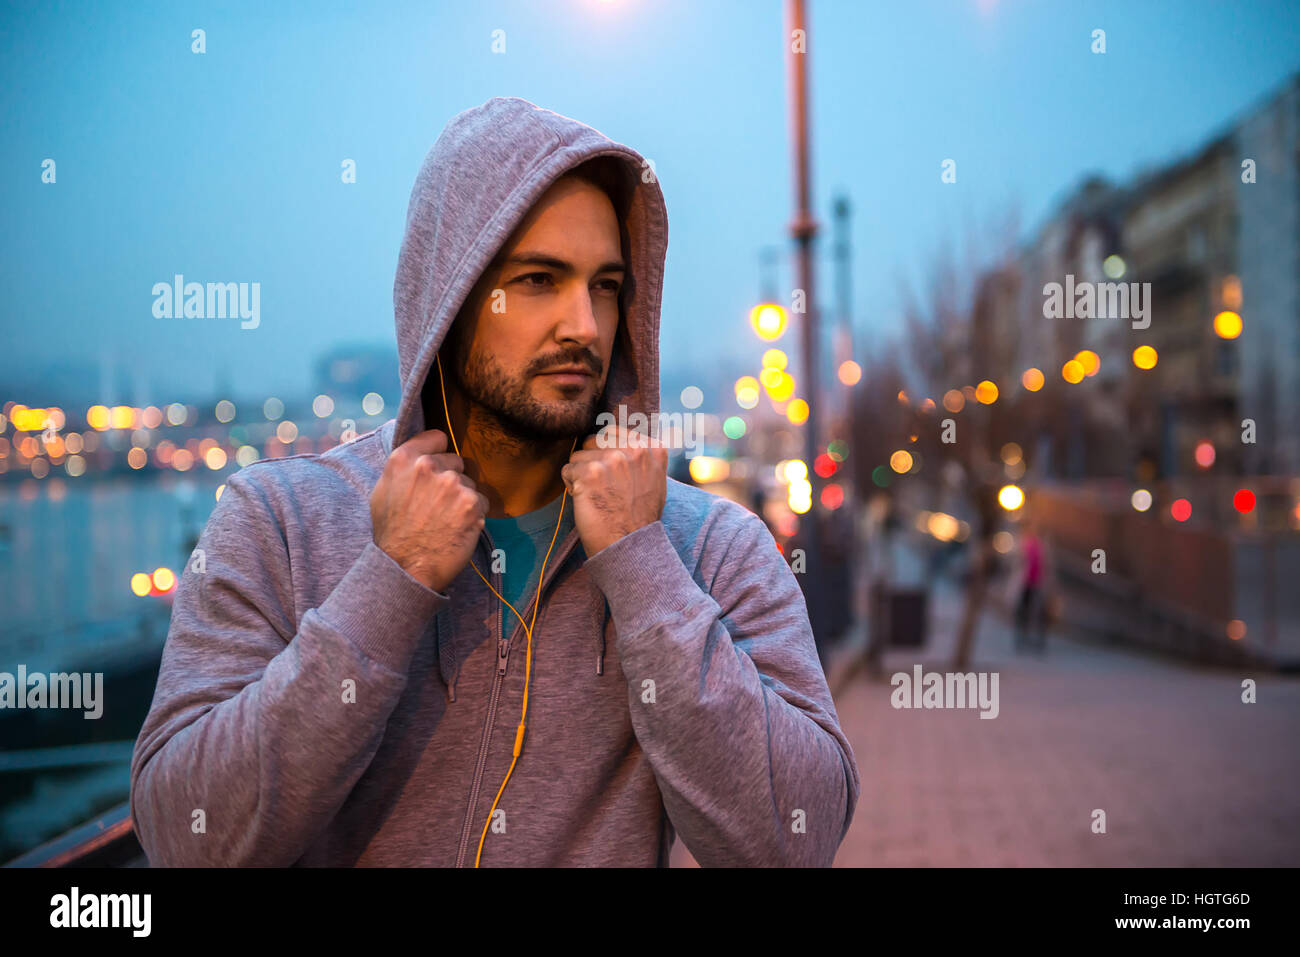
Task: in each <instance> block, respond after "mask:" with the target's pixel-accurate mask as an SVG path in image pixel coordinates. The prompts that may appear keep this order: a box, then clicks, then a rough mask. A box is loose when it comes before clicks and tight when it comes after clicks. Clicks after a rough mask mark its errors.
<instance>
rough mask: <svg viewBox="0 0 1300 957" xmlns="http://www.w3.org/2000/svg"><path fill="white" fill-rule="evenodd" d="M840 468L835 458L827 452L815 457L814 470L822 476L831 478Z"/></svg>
mask: <svg viewBox="0 0 1300 957" xmlns="http://www.w3.org/2000/svg"><path fill="white" fill-rule="evenodd" d="M838 468H839V466H838V465H837V464H836V463H835V460H834V459H833V458H831V457H830V456H829V455H827V454H826V453H825V452H823V453H822V454H821V455H819V456H817V458H815V459H813V471H814V472H816V473H817V474H818V475H820V476H821V477H822V478H830V477H831V476H832V475H834V474H835V471H836V469H838Z"/></svg>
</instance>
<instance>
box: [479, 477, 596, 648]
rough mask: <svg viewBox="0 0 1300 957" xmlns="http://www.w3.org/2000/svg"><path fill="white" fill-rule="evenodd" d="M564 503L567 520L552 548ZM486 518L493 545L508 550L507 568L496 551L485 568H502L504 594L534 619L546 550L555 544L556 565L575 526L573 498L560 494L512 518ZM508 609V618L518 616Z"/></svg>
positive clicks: (553, 557) (552, 564) (550, 565)
mask: <svg viewBox="0 0 1300 957" xmlns="http://www.w3.org/2000/svg"><path fill="white" fill-rule="evenodd" d="M561 503H563V504H564V520H563V521H562V522H561V523H560V531H559V533H558V534H556V535H555V547H554V548H551V535H552V534H554V533H555V523H556V521H557V520H558V519H559V518H560V504H561ZM483 521H484V524H485V525H486V527H487V533H488V536H489V537H490V538H491V539H492V547H493V548H499V549H501V550H502V552H504V555H503V556H501V557H502V558H503V559H504V568H502V563H501V562H498V561H497V557H498V556H495V555H494V556H493V563H492V564H491V565H489V566H488V569H485V571H488V570H490V569H492V568H501V569H502V570H501V594H502V595H504V596H505V599H506V601H508V602H510V604H512V605H514V606H515V608H516V609H517V610H518V611H519V614H521V615H523V616H524V620H525V621H532V609H533V601H534V590H535V589H536V588H537V580H538V575H539V573H540V572H541V570H542V560H543V559H545V558H546V550H547V549H548V548H551V558H550V561H548V562H547V563H546V567H547V568H554V567H555V562H556V560H557V559H558V557H559V553H560V544H561V543H562V542H563V541H564V539H565V538H566V537H567V536H568V534H569V532H571V531H572V530H573V500H572V499H570V498H568V497H567V496H565V495H559V496H557V497H556V499H555V501H553V502H551V504H549V505H546V506H543V507H542V508H539V509H537V511H535V512H525V513H524V514H523V515H516V516H514V517H511V518H485V519H484V520H483ZM579 547H581V546H579ZM488 580H489V581H491V580H492V578H491V575H488ZM521 601H526V602H528V607H527V608H524V607H523V606H522V605H521V604H520V602H521ZM505 613H506V618H507V619H510V618H513V617H514V616H513V615H512V614H511V613H510V609H508V608H507V609H505ZM510 629H511V626H510V625H507V626H506V630H507V633H508V632H509V631H510Z"/></svg>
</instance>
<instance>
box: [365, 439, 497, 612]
mask: <svg viewBox="0 0 1300 957" xmlns="http://www.w3.org/2000/svg"><path fill="white" fill-rule="evenodd" d="M446 448H447V436H446V435H444V434H443V433H442V432H439V431H438V430H437V429H430V430H429V431H427V432H421V433H420V434H419V435H416V436H414V437H413V438H411V439H408V440H407V441H406V442H403V443H402V444H401V445H400V446H398V447H397V448H395V449H394V450H393V454H392V455H390V456H389V457H388V462H387V463H386V464H385V465H384V474H383V475H381V476H380V477H379V481H378V482H377V483H376V484H375V490H374V491H373V492H371V493H370V524H371V525H372V526H373V527H374V539H375V544H376V545H378V546H379V547H380V548H382V549H383V550H384V551H385V552H386V553H387V554H388V557H389V558H391V559H392V560H393V561H395V562H397V564H399V565H401V566H402V568H403V569H405V570H406V573H407V574H408V575H410V576H411V577H412V578H414V579H415V580H416V581H418V582H420V583H421V584H423V585H424V586H425V587H427V588H432V589H433V590H434V591H443V590H444V589H445V588H446V587H447V586H448V585H449V584H451V583H452V581H454V580H455V578H456V576H457V575H459V574H460V573H461V570H462V569H464V567H465V565H466V564H467V563H468V562H469V560H470V556H471V555H473V554H474V546H475V544H476V543H477V542H478V536H479V532H481V531H482V530H483V519H484V517H485V516H486V515H487V510H488V500H487V498H486V497H485V496H484V495H483V494H482V493H481V492H479V491H478V490H477V489H476V488H475V487H474V482H473V480H472V479H470V478H469V477H468V476H466V475H465V463H464V462H463V461H461V458H460V456H459V455H451V454H448V453H447V452H446V451H445V450H446Z"/></svg>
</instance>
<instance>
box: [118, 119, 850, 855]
mask: <svg viewBox="0 0 1300 957" xmlns="http://www.w3.org/2000/svg"><path fill="white" fill-rule="evenodd" d="M666 247H667V213H666V210H665V207H664V202H663V196H662V193H661V191H660V189H659V186H658V184H657V182H656V181H655V178H654V176H653V174H652V172H651V170H650V167H649V164H648V163H646V162H645V161H644V160H643V159H642V157H641V156H640V154H638V153H637V152H635V151H634V150H632V149H629V148H628V147H626V146H623V145H621V144H619V143H615V142H613V141H611V140H609V139H608V138H606V137H605V136H603V135H602V134H600V133H598V132H597V131H595V130H593V129H591V128H590V127H587V126H585V125H583V124H581V123H578V122H576V121H574V120H571V119H568V118H565V117H562V116H559V115H557V114H555V113H552V112H549V111H547V110H543V109H540V108H538V107H536V106H534V105H533V104H531V103H528V102H527V101H524V100H520V99H515V98H497V99H492V100H489V101H488V102H487V103H485V104H483V105H482V106H480V107H478V108H476V109H472V110H468V111H466V112H464V113H462V114H460V115H459V116H457V117H456V118H455V119H454V120H453V121H452V122H451V123H450V124H449V125H448V127H447V128H446V129H445V130H444V131H443V133H442V135H441V136H440V137H439V139H438V141H437V143H435V144H434V147H433V149H432V150H431V151H430V153H429V155H428V157H427V159H426V160H425V163H424V166H423V168H422V169H421V171H420V174H419V177H418V178H417V180H416V184H415V188H414V190H413V191H412V194H411V202H410V209H409V213H408V216H407V224H406V235H405V238H404V240H403V243H402V249H401V254H400V257H399V262H398V271H397V280H396V284H395V287H394V305H395V309H396V318H397V343H398V355H399V360H400V372H401V380H402V398H401V404H400V406H399V408H398V411H397V416H396V419H395V420H392V421H390V422H388V423H387V424H385V425H384V426H383V427H381V428H379V429H377V430H375V431H374V432H371V433H368V434H366V435H363V436H361V437H359V438H357V439H355V440H354V441H351V442H348V443H345V444H342V445H340V446H338V447H336V448H333V449H330V450H329V451H327V452H325V453H322V454H315V455H298V456H293V457H290V458H284V459H278V460H272V461H265V462H259V463H254V464H253V465H251V466H249V467H247V468H244V469H242V470H241V471H239V472H237V473H235V474H234V475H232V476H231V478H230V480H229V481H228V483H227V485H226V490H225V493H224V494H223V495H222V497H221V499H220V500H219V502H218V503H217V506H216V509H215V510H214V512H213V514H212V517H211V519H210V520H209V522H208V525H207V527H206V529H205V530H204V533H203V536H202V538H201V540H200V543H199V545H200V547H201V548H202V549H203V551H204V562H203V566H204V567H203V570H202V571H196V570H195V569H194V568H188V569H187V570H186V571H185V573H184V575H183V577H182V579H181V583H180V586H179V588H178V590H177V593H176V599H175V606H174V610H173V613H172V625H171V630H170V633H169V635H168V639H167V645H166V648H165V651H164V653H163V661H162V668H161V672H160V674H159V678H158V688H157V691H156V693H155V696H154V701H153V705H152V708H151V710H150V713H149V716H148V718H147V720H146V721H145V725H144V728H143V729H142V731H141V733H140V738H139V741H138V742H137V744H136V750H135V754H134V758H133V760H132V767H131V797H132V813H133V816H134V820H135V826H136V829H137V832H138V834H139V836H140V840H141V844H142V845H143V847H144V849H145V851H146V853H147V854H148V856H149V858H150V861H151V862H152V863H153V864H154V865H276V866H285V865H292V864H297V865H335V866H337V865H434V866H457V867H473V866H476V865H477V866H629V865H634V866H654V865H659V866H665V865H666V864H667V863H668V859H669V852H670V850H671V847H672V844H673V841H674V839H675V837H676V836H677V835H680V836H681V837H682V839H683V840H684V841H685V844H686V846H687V847H688V848H689V850H690V851H691V852H692V854H693V855H694V856H695V858H696V859H697V860H698V861H699V862H700V863H701V864H702V865H705V866H709V865H759V866H772V865H802V866H829V865H830V864H831V862H832V860H833V858H834V856H835V851H836V848H837V847H838V846H839V843H840V841H841V840H842V838H843V836H844V834H845V832H846V831H847V829H848V825H849V822H850V820H851V819H852V814H853V809H854V807H855V805H856V802H857V799H858V794H859V778H858V769H857V765H856V762H855V759H854V756H853V752H852V750H851V749H850V747H849V743H848V741H847V739H846V738H845V737H844V734H843V733H842V731H841V730H840V727H839V724H838V719H837V716H836V714H835V710H834V706H833V704H832V702H831V698H830V694H829V692H828V690H827V687H826V681H825V677H824V675H823V674H822V671H821V669H820V667H819V664H818V659H817V653H816V650H815V647H814V643H813V637H812V634H811V632H810V629H809V625H808V617H807V610H806V607H805V605H804V602H803V597H802V595H801V593H800V590H799V587H798V584H797V583H796V581H795V579H794V576H793V574H792V572H791V571H790V569H789V566H787V565H786V564H785V562H784V560H783V559H782V558H781V556H780V554H779V552H778V550H777V548H776V545H775V543H774V542H773V540H772V538H771V536H770V534H769V533H768V532H767V529H766V527H765V526H764V525H763V523H762V521H761V520H759V519H758V518H757V517H756V516H755V515H754V514H753V513H751V512H749V511H748V510H746V509H744V508H742V507H740V506H739V505H736V504H734V503H732V502H729V501H727V500H725V499H722V498H719V497H717V496H714V495H711V494H708V493H706V492H703V491H701V490H698V489H695V488H693V487H690V486H687V485H684V484H681V483H678V482H675V481H671V480H669V479H667V477H666V475H665V467H666V458H665V456H666V451H665V450H664V449H663V448H662V447H659V446H657V445H651V444H648V443H647V442H645V441H643V440H640V439H638V437H636V436H632V435H629V434H628V433H625V432H622V431H620V430H618V429H617V428H612V427H611V428H607V429H606V430H605V431H603V432H602V433H601V436H602V438H601V439H600V440H599V441H598V440H597V438H596V437H594V436H593V435H592V432H593V431H594V427H595V424H596V418H597V415H598V413H600V412H601V411H614V412H615V413H616V414H617V410H618V408H619V406H620V405H621V406H624V407H625V411H626V412H627V413H628V414H630V413H632V412H642V413H645V414H647V415H649V414H651V413H657V412H658V404H659V401H658V400H659V356H658V337H659V304H660V294H661V288H662V277H663V265H664V257H665V252H666ZM624 421H626V419H624ZM449 445H450V447H449ZM191 564H196V563H191ZM543 566H544V567H543ZM539 573H540V575H539ZM539 577H540V582H539V580H538V579H539ZM539 588H540V600H538V595H537V592H538V590H539ZM498 595H500V596H501V597H498ZM502 598H504V599H505V600H507V601H509V602H510V604H511V605H512V606H513V608H514V609H515V610H516V611H517V613H518V614H517V615H516V613H515V611H512V610H511V609H510V608H507V607H506V605H505V604H504V603H503V601H502ZM534 616H535V617H534ZM525 689H526V690H525ZM525 694H527V697H526V698H525ZM525 706H526V711H525Z"/></svg>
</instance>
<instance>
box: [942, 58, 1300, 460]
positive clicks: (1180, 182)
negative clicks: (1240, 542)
mask: <svg viewBox="0 0 1300 957" xmlns="http://www.w3.org/2000/svg"><path fill="white" fill-rule="evenodd" d="M1248 160H1250V161H1253V182H1252V181H1250V180H1251V179H1252V177H1251V176H1249V175H1247V168H1246V167H1247V166H1248V165H1249V164H1247V161H1248ZM1067 276H1073V282H1074V283H1075V284H1076V286H1077V284H1078V283H1082V282H1088V283H1094V284H1101V283H1140V284H1145V283H1150V284H1151V286H1150V292H1151V300H1150V303H1149V304H1148V308H1149V310H1150V312H1149V315H1150V325H1149V326H1148V327H1147V328H1145V329H1140V328H1134V326H1133V318H1132V317H1130V318H1078V317H1076V318H1046V317H1045V316H1044V310H1043V307H1044V301H1045V294H1044V287H1045V286H1046V285H1047V284H1048V283H1062V284H1064V283H1065V281H1066V277H1067ZM1225 311H1230V312H1233V313H1236V314H1238V315H1239V316H1240V317H1241V322H1242V333H1241V334H1240V335H1239V336H1232V337H1224V336H1221V335H1220V334H1219V332H1218V331H1217V330H1216V326H1215V317H1216V316H1218V315H1219V314H1220V313H1222V312H1225ZM974 318H975V323H974V329H973V334H972V341H971V343H970V349H971V355H972V358H973V359H974V360H975V362H974V364H975V365H976V366H978V367H979V368H980V369H982V370H987V371H983V372H981V373H980V375H981V376H984V375H987V376H988V377H989V378H992V379H994V381H996V382H998V383H1006V384H1007V385H1008V386H1009V387H1010V388H1009V389H1004V395H1008V397H1009V398H1011V401H1012V402H1013V405H1014V408H1015V409H1016V415H1017V418H1018V420H1019V424H1020V425H1021V427H1022V431H1023V432H1024V433H1025V434H1027V435H1032V436H1033V438H1032V439H1031V440H1030V441H1029V447H1028V448H1027V451H1029V452H1030V458H1031V464H1032V465H1033V467H1034V470H1035V472H1036V473H1037V474H1039V475H1042V476H1045V477H1048V476H1050V477H1056V478H1064V479H1070V480H1082V479H1087V478H1099V477H1139V478H1142V479H1143V480H1147V479H1152V478H1157V477H1160V478H1175V477H1178V476H1186V475H1191V474H1195V473H1196V472H1197V471H1198V467H1197V463H1196V460H1195V450H1196V446H1197V445H1198V443H1200V442H1202V441H1206V440H1208V441H1209V442H1211V443H1212V445H1213V447H1214V449H1215V453H1216V470H1217V471H1220V472H1225V473H1229V474H1234V475H1243V474H1272V475H1288V474H1289V475H1297V474H1300V75H1298V76H1296V77H1293V78H1292V79H1291V80H1290V81H1288V83H1287V84H1286V85H1285V86H1284V87H1283V88H1282V90H1281V91H1279V92H1277V93H1275V94H1274V95H1272V96H1270V97H1269V98H1268V100H1267V101H1266V102H1265V103H1263V104H1262V105H1261V106H1259V107H1258V108H1256V109H1254V110H1252V111H1250V112H1249V113H1247V114H1246V115H1245V116H1244V117H1243V118H1242V119H1240V120H1238V121H1235V122H1234V123H1233V124H1231V126H1230V127H1229V128H1228V129H1227V130H1226V131H1225V132H1223V133H1222V134H1220V135H1219V136H1217V137H1215V138H1214V139H1212V140H1211V141H1210V142H1209V143H1207V144H1206V145H1205V146H1203V147H1202V148H1201V149H1199V150H1198V151H1196V152H1195V153H1194V154H1192V155H1190V156H1187V157H1183V158H1180V159H1178V160H1176V161H1175V162H1172V163H1170V164H1168V165H1166V166H1162V167H1160V168H1158V169H1155V170H1152V171H1150V172H1148V173H1147V174H1145V175H1142V176H1139V177H1138V178H1137V179H1136V180H1135V181H1134V182H1132V183H1130V184H1126V185H1114V184H1110V183H1108V182H1107V181H1105V180H1104V179H1101V178H1095V177H1094V178H1091V179H1089V180H1087V181H1085V182H1084V183H1083V184H1081V186H1080V187H1079V188H1078V189H1077V190H1075V191H1074V192H1073V193H1072V194H1070V196H1069V197H1067V199H1066V200H1065V201H1064V202H1062V203H1061V204H1060V206H1058V207H1057V209H1056V210H1055V211H1054V212H1053V214H1052V215H1051V216H1050V217H1049V218H1048V220H1047V221H1046V222H1045V223H1044V224H1043V225H1042V226H1041V227H1040V229H1039V230H1038V231H1037V233H1036V234H1035V235H1034V236H1033V237H1032V238H1031V239H1030V240H1029V241H1028V242H1027V243H1026V244H1025V245H1024V246H1023V247H1022V249H1021V250H1020V252H1019V253H1018V254H1017V256H1016V257H1015V259H1014V260H1013V261H1012V262H1010V263H1007V264H1004V265H1003V266H1002V267H1000V268H998V269H997V270H994V271H992V272H991V273H989V274H987V275H986V276H985V277H983V279H982V280H981V282H980V286H979V292H978V295H977V300H976V307H975V316H974ZM1008 344H1010V346H1008ZM1140 345H1147V346H1151V347H1153V348H1154V349H1155V350H1156V355H1157V357H1158V358H1157V362H1156V365H1155V367H1154V368H1151V369H1147V370H1140V369H1138V368H1137V367H1136V366H1135V364H1134V361H1133V350H1134V349H1135V348H1136V347H1138V346H1140ZM1082 350H1089V351H1091V352H1093V353H1095V354H1096V355H1098V356H1099V357H1100V364H1099V366H1098V368H1097V370H1096V372H1095V373H1094V374H1093V375H1092V376H1089V377H1088V379H1087V381H1085V382H1083V383H1080V384H1079V385H1078V387H1077V388H1070V389H1066V390H1061V389H1060V388H1053V387H1055V386H1059V384H1060V382H1061V376H1062V367H1063V366H1064V364H1065V363H1066V362H1067V361H1068V360H1070V359H1071V358H1073V357H1075V356H1077V355H1078V354H1079V352H1080V351H1082ZM1027 369H1038V370H1041V372H1042V374H1043V376H1044V377H1045V379H1046V381H1047V383H1048V384H1049V388H1046V389H1044V390H1043V391H1042V392H1040V393H1038V394H1036V395H1028V394H1027V393H1026V392H1025V391H1024V390H1022V389H1018V388H1016V386H1017V385H1018V383H1019V382H1020V381H1021V376H1022V375H1023V373H1024V372H1025V370H1027ZM955 374H957V377H958V378H959V379H960V378H961V374H960V371H959V370H957V371H956V372H955ZM1244 418H1250V419H1253V420H1254V421H1255V423H1256V429H1257V442H1256V444H1254V445H1251V444H1246V443H1243V442H1242V439H1241V432H1242V426H1241V422H1242V419H1244Z"/></svg>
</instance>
